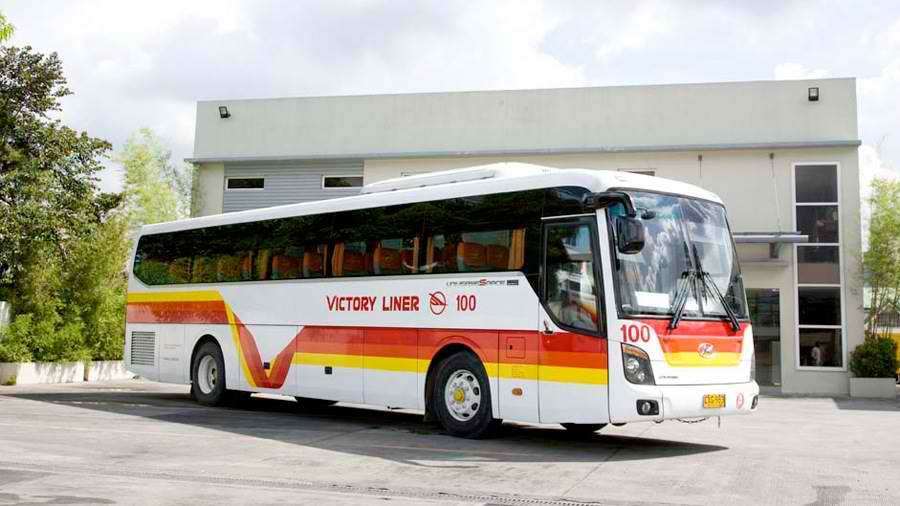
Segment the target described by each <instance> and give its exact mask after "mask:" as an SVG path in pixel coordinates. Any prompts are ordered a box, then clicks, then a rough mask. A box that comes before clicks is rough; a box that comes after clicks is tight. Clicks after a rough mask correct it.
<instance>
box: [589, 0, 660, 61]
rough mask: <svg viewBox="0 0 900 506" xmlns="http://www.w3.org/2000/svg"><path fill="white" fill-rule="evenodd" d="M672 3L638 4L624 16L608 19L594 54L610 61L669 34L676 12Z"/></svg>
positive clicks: (600, 33) (602, 59)
mask: <svg viewBox="0 0 900 506" xmlns="http://www.w3.org/2000/svg"><path fill="white" fill-rule="evenodd" d="M672 11H673V8H672V4H665V3H661V2H641V3H637V4H636V6H635V7H633V8H632V10H631V11H630V12H627V13H622V14H624V16H622V17H621V18H620V17H607V18H605V21H606V23H605V25H606V26H604V29H603V30H602V31H600V32H599V36H600V38H599V40H598V44H597V49H596V50H595V51H594V55H595V56H596V57H597V58H598V59H600V60H601V61H608V60H609V59H610V58H612V57H614V56H618V55H619V54H621V53H624V52H626V51H629V50H635V49H641V48H643V47H645V46H646V45H647V43H648V41H650V40H652V39H654V38H657V37H660V36H664V35H667V34H668V33H669V32H670V31H671V30H672V21H673V20H674V14H675V13H674V12H672Z"/></svg>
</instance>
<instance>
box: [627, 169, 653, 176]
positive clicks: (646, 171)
mask: <svg viewBox="0 0 900 506" xmlns="http://www.w3.org/2000/svg"><path fill="white" fill-rule="evenodd" d="M619 172H631V173H632V174H640V175H642V176H655V175H656V171H655V170H653V169H619Z"/></svg>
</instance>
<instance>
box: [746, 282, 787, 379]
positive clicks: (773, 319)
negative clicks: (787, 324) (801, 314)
mask: <svg viewBox="0 0 900 506" xmlns="http://www.w3.org/2000/svg"><path fill="white" fill-rule="evenodd" d="M779 296H780V294H779V291H778V289H777V288H748V289H747V306H748V309H749V310H750V321H751V322H752V323H753V346H754V349H755V356H754V358H755V359H756V382H757V383H759V384H760V385H762V386H780V385H781V303H780V298H779Z"/></svg>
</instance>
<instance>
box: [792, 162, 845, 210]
mask: <svg viewBox="0 0 900 506" xmlns="http://www.w3.org/2000/svg"><path fill="white" fill-rule="evenodd" d="M794 177H795V186H794V187H795V188H796V191H797V199H796V200H797V202H837V201H838V195H837V166H835V165H798V166H797V167H796V168H795V172H794Z"/></svg>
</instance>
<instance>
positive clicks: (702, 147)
mask: <svg viewBox="0 0 900 506" xmlns="http://www.w3.org/2000/svg"><path fill="white" fill-rule="evenodd" d="M861 144H862V141H860V140H859V139H837V140H825V141H794V142H790V141H789V142H735V143H719V144H673V145H637V146H576V147H555V148H539V149H476V150H458V151H452V150H451V151H441V150H435V151H407V152H390V151H387V152H374V151H373V152H361V153H298V154H295V155H248V156H213V155H209V156H195V157H192V158H185V159H184V161H185V162H188V163H239V162H285V161H302V160H331V159H354V160H373V159H396V158H473V157H498V156H507V157H508V156H547V155H573V154H603V153H647V152H664V151H669V152H680V151H728V150H751V149H752V150H759V149H809V148H838V147H845V148H846V147H851V148H856V147H859V146H860V145H861Z"/></svg>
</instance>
